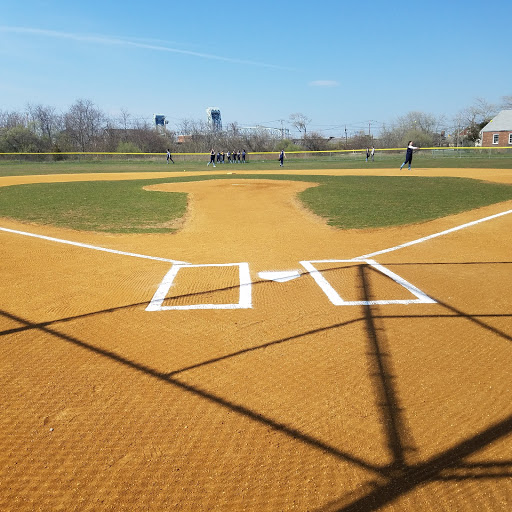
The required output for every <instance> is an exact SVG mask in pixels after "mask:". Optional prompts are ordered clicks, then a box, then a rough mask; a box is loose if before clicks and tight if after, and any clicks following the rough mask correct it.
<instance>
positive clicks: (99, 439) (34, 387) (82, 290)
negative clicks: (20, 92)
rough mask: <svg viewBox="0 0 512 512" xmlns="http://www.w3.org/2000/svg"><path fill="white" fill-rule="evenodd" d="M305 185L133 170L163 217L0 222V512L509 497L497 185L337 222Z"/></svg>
mask: <svg viewBox="0 0 512 512" xmlns="http://www.w3.org/2000/svg"><path fill="white" fill-rule="evenodd" d="M287 172H290V173H292V172H293V171H287ZM325 172H326V171H322V173H325ZM332 172H333V173H334V172H339V173H343V172H346V173H347V172H352V171H332ZM372 172H375V170H372ZM386 172H390V171H386ZM422 172H423V174H424V175H440V173H441V172H442V170H439V169H435V170H432V171H428V170H423V171H422ZM445 172H446V173H447V174H448V173H453V174H457V173H458V174H457V175H465V176H467V175H470V176H471V177H475V178H478V170H471V171H467V173H466V172H465V170H461V169H456V170H455V169H452V170H445ZM313 174H314V173H312V175H313ZM47 178H48V179H49V180H51V179H52V177H51V176H49V177H47ZM97 178H98V176H95V177H94V179H97ZM124 178H126V177H124ZM144 178H147V175H145V176H144ZM485 178H486V179H489V180H491V181H492V180H493V179H494V180H495V181H499V182H502V183H512V172H511V171H509V170H499V171H496V173H494V174H493V173H490V172H489V170H486V174H485ZM29 179H30V177H20V178H19V180H20V181H21V180H25V181H27V180H29ZM37 179H38V180H40V179H42V178H41V177H38V178H37ZM59 179H62V178H61V177H60V178H59ZM117 179H123V177H120V176H118V177H117ZM130 179H133V177H132V176H130ZM4 180H5V181H6V179H4ZM13 180H14V181H15V179H14V178H13ZM11 183H12V182H11ZM313 183H314V179H312V180H311V183H309V182H294V181H279V182H275V181H272V180H266V179H265V175H264V173H262V180H252V179H251V180H239V179H237V177H236V176H233V179H228V180H222V181H221V180H210V181H207V182H199V181H198V182H188V183H169V184H160V185H156V186H155V189H157V190H168V191H186V192H187V193H188V194H189V195H190V197H191V198H192V199H191V205H190V215H189V216H188V218H187V221H186V223H185V224H184V226H183V228H182V229H181V230H180V231H179V232H178V233H176V234H172V235H163V234H162V235H156V234H154V235H153V234H152V235H106V234H100V233H90V232H76V231H72V230H67V229H60V228H55V227H52V226H41V225H27V224H22V223H20V222H16V221H13V220H8V219H1V222H0V228H2V229H0V257H1V259H2V261H3V262H4V263H3V264H2V267H1V270H0V287H1V297H2V308H1V310H2V311H1V312H0V334H1V340H2V344H1V348H0V383H1V386H0V394H1V401H2V405H3V408H2V415H1V427H2V428H1V434H0V448H1V449H0V508H1V509H5V510H19V511H29V510H44V511H50V510H51V511H53V510H80V511H82V510H83V511H86V510H87V511H89V510H90V511H93V510H94V511H96V510H131V511H133V510H190V511H197V510H224V511H226V510H237V511H238V510H248V511H249V510H251V511H258V512H261V511H285V510H303V511H306V510H308V511H352V510H354V511H355V510H361V511H362V510H365V511H366V510H393V511H399V510H400V511H401V510H403V511H406V510H407V511H408V510H422V511H423V510H427V511H428V510H432V511H437V510H444V509H447V510H468V511H472V510H493V511H500V510H503V511H505V510H508V508H509V506H510V503H511V501H512V483H511V482H512V443H511V435H510V434H511V430H512V408H511V405H510V403H511V400H510V399H511V384H510V382H511V378H510V377H511V374H512V362H511V361H512V358H511V354H512V345H511V342H512V328H511V325H512V323H511V311H512V309H511V308H512V280H511V279H510V272H511V269H512V259H511V254H512V238H511V236H510V233H511V230H512V201H507V202H504V203H499V204H495V205H491V206H487V207H484V208H479V209H477V210H473V211H469V212H465V213H462V214H457V215H452V216H450V217H445V218H441V219H437V220H434V221H430V222H425V223H421V224H415V225H410V226H405V227H394V228H386V229H373V230H348V231H342V230H337V229H334V228H332V227H329V226H327V225H326V224H325V223H324V222H323V221H322V220H321V219H319V218H317V217H315V216H313V215H311V214H309V213H308V212H306V211H304V210H303V209H302V208H301V207H300V205H299V204H298V203H297V202H296V200H295V199H294V198H295V196H296V194H297V193H298V192H300V191H301V190H304V189H305V188H307V187H309V186H312V184H313ZM219 204H220V205H222V207H221V208H219ZM411 242H415V243H411ZM333 292H334V293H333ZM155 296H156V298H155ZM191 306H193V307H191ZM211 306H214V307H211ZM226 306H227V307H226Z"/></svg>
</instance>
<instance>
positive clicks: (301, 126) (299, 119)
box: [290, 112, 311, 138]
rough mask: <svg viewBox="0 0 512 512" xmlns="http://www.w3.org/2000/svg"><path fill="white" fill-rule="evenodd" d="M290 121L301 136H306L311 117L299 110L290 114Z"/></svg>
mask: <svg viewBox="0 0 512 512" xmlns="http://www.w3.org/2000/svg"><path fill="white" fill-rule="evenodd" d="M290 122H291V124H292V126H294V127H295V128H297V130H298V131H299V132H300V134H301V135H302V137H304V138H305V137H306V134H307V128H308V124H309V123H311V119H310V118H309V117H307V116H305V115H304V114H301V113H300V112H296V113H295V114H290Z"/></svg>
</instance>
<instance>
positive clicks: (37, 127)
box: [27, 104, 62, 146]
mask: <svg viewBox="0 0 512 512" xmlns="http://www.w3.org/2000/svg"><path fill="white" fill-rule="evenodd" d="M27 112H28V115H29V118H30V120H31V123H32V126H33V129H34V131H35V133H36V135H38V136H39V137H41V138H42V139H43V140H44V141H45V143H46V145H48V146H51V145H52V144H53V143H54V142H55V138H56V136H57V133H58V132H59V131H60V130H61V129H62V116H61V115H59V114H57V112H56V109H55V107H51V106H44V105H31V104H29V105H28V106H27Z"/></svg>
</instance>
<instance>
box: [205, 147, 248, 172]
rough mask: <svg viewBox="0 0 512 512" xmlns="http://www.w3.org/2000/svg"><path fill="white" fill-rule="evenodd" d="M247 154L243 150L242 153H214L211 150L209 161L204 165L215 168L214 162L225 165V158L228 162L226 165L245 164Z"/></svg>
mask: <svg viewBox="0 0 512 512" xmlns="http://www.w3.org/2000/svg"><path fill="white" fill-rule="evenodd" d="M246 155H247V153H246V151H245V149H242V151H240V150H238V151H233V152H230V151H226V152H224V151H217V152H216V151H215V150H214V149H213V148H212V150H211V151H210V161H209V162H208V163H207V164H206V165H210V164H212V165H213V167H215V162H217V163H218V164H224V163H226V158H227V160H228V164H235V163H239V164H245V157H246Z"/></svg>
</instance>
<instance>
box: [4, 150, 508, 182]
mask: <svg viewBox="0 0 512 512" xmlns="http://www.w3.org/2000/svg"><path fill="white" fill-rule="evenodd" d="M457 155H460V156H457ZM0 156H1V155H0ZM33 158H34V157H31V156H29V157H19V160H2V159H1V158H0V177H1V176H23V175H32V174H80V173H103V172H116V173H117V172H119V173H122V172H154V171H176V170H183V169H186V170H187V171H193V172H194V171H205V170H206V169H210V168H207V167H206V163H207V161H208V158H207V156H206V155H205V156H203V157H193V158H194V159H193V160H189V159H188V158H190V157H183V156H180V154H179V153H176V154H174V155H173V158H174V160H175V161H176V164H175V165H172V164H171V165H167V164H166V163H165V156H164V155H162V156H161V157H151V159H148V158H143V157H140V158H139V157H134V158H133V159H131V160H130V159H125V160H117V159H116V160H113V159H112V158H110V157H86V158H84V157H80V160H77V159H76V158H78V157H74V159H73V160H71V159H70V160H64V161H58V162H51V161H48V162H37V161H31V160H33ZM185 158H187V160H184V159H185ZM248 159H249V160H248V162H247V163H246V164H245V165H242V164H234V165H231V164H224V167H222V168H223V169H224V168H226V169H228V168H229V169H230V170H235V169H243V170H253V171H262V170H275V171H276V172H278V171H279V169H280V167H279V162H278V160H277V153H275V154H273V153H272V154H266V155H257V156H253V157H251V155H250V154H249V157H248ZM403 161H404V153H403V152H401V153H400V152H397V153H395V152H388V151H382V152H377V154H376V156H375V161H374V162H365V156H364V155H363V153H360V152H359V153H341V154H340V153H320V154H315V156H311V154H309V155H302V154H289V155H288V158H287V159H286V161H285V169H286V168H289V169H297V170H299V171H308V170H311V169H368V168H370V169H371V168H372V167H376V168H384V169H398V168H399V167H400V164H401V163H402V162H403ZM217 167H219V166H217ZM413 168H484V169H512V154H510V152H509V153H496V152H493V153H485V152H484V153H481V154H479V153H475V152H472V153H470V154H469V153H463V152H460V153H455V152H451V153H448V156H434V154H433V153H432V151H429V150H424V151H419V152H417V153H415V155H414V158H413Z"/></svg>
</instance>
